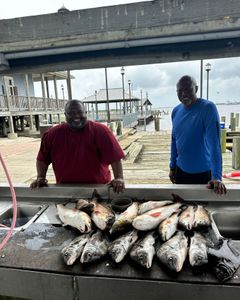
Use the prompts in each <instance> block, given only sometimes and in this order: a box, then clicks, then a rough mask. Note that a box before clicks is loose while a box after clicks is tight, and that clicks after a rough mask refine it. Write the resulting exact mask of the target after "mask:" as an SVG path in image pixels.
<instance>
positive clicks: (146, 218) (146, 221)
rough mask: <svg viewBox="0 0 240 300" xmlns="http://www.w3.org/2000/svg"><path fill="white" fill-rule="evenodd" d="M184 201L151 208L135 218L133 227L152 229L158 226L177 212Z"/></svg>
mask: <svg viewBox="0 0 240 300" xmlns="http://www.w3.org/2000/svg"><path fill="white" fill-rule="evenodd" d="M181 205H182V203H174V204H170V205H167V206H163V207H159V208H156V209H153V210H150V211H148V212H146V213H144V214H142V215H140V216H137V217H136V218H135V219H134V220H133V223H132V225H133V227H134V228H136V229H137V230H143V231H144V230H152V229H154V228H156V227H157V226H158V225H159V224H160V223H161V222H162V221H163V220H165V219H166V218H168V217H169V216H171V214H173V213H174V212H177V211H178V209H179V207H180V206H181Z"/></svg>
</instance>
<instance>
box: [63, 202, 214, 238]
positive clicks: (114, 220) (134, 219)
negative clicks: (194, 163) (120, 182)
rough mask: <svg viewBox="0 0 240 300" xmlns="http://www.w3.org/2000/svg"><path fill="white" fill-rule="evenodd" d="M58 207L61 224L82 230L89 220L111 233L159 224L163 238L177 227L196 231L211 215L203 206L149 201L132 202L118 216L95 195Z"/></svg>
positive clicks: (90, 224)
mask: <svg viewBox="0 0 240 300" xmlns="http://www.w3.org/2000/svg"><path fill="white" fill-rule="evenodd" d="M57 210H58V215H59V218H60V219H61V221H62V222H63V223H64V225H70V226H72V227H75V228H77V229H78V230H79V231H80V232H81V233H88V232H90V231H91V230H92V222H93V223H94V224H95V226H96V227H97V228H98V229H100V230H102V231H105V230H109V232H110V234H114V233H119V232H122V231H124V230H126V229H127V228H128V227H129V226H132V227H133V228H134V229H136V230H139V231H149V230H154V229H155V228H157V227H158V231H159V234H160V236H161V238H162V240H163V241H166V240H168V239H169V238H170V237H171V236H173V234H174V233H175V232H176V231H177V229H178V228H180V229H182V230H188V231H189V230H198V229H201V228H202V227H208V226H210V224H211V219H210V216H209V214H208V212H207V210H206V209H205V208H204V207H203V206H201V205H186V204H183V203H182V202H176V203H173V202H172V201H148V202H145V203H142V204H139V203H138V202H133V203H132V205H130V206H129V207H128V208H127V209H126V210H125V211H124V212H122V213H121V214H120V215H117V214H115V213H114V212H113V211H112V209H111V208H110V207H108V206H105V205H103V204H100V203H99V202H98V201H97V199H96V198H93V199H92V200H91V201H88V200H85V199H80V200H78V202H77V204H76V208H75V209H72V208H67V207H66V206H64V205H63V204H58V205H57Z"/></svg>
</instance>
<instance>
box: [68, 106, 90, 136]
mask: <svg viewBox="0 0 240 300" xmlns="http://www.w3.org/2000/svg"><path fill="white" fill-rule="evenodd" d="M65 117H66V121H67V123H68V124H69V126H70V127H71V128H72V129H74V130H80V129H82V128H83V127H84V126H85V125H86V123H87V117H86V111H85V107H84V104H83V102H81V101H79V100H69V101H68V102H67V103H66V105H65Z"/></svg>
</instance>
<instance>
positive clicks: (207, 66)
mask: <svg viewBox="0 0 240 300" xmlns="http://www.w3.org/2000/svg"><path fill="white" fill-rule="evenodd" d="M205 71H206V72H207V100H208V95H209V72H210V71H211V64H210V63H207V64H206V65H205Z"/></svg>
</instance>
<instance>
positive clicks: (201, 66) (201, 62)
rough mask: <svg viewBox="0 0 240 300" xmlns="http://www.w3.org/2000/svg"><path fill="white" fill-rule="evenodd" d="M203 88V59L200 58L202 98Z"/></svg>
mask: <svg viewBox="0 0 240 300" xmlns="http://www.w3.org/2000/svg"><path fill="white" fill-rule="evenodd" d="M202 90H203V60H202V59H201V60H200V98H202Z"/></svg>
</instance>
